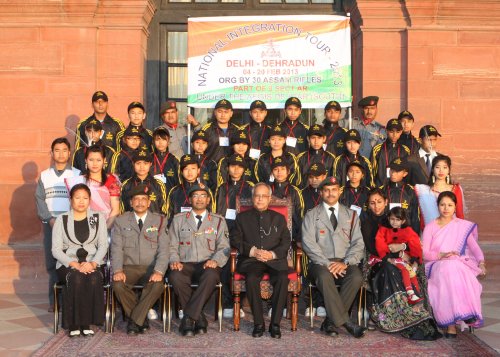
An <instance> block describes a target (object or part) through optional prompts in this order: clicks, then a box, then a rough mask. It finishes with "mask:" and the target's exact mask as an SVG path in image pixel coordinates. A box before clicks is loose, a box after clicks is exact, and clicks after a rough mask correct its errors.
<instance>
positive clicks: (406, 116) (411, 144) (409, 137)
mask: <svg viewBox="0 0 500 357" xmlns="http://www.w3.org/2000/svg"><path fill="white" fill-rule="evenodd" d="M398 120H399V121H400V122H401V125H402V126H403V134H401V137H400V138H399V140H398V142H399V143H400V144H403V145H405V146H406V147H407V148H408V149H410V155H413V154H415V153H416V152H418V149H420V144H419V142H418V140H417V138H416V137H414V136H413V134H412V133H411V130H412V129H413V126H414V125H415V119H413V114H412V113H410V112H409V111H407V110H404V111H402V112H401V113H399V115H398Z"/></svg>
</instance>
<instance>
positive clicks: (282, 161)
mask: <svg viewBox="0 0 500 357" xmlns="http://www.w3.org/2000/svg"><path fill="white" fill-rule="evenodd" d="M278 166H285V167H288V160H287V159H286V157H284V156H278V157H276V158H275V159H274V161H273V163H272V164H271V169H274V168H275V167H278Z"/></svg>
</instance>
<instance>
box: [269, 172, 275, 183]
mask: <svg viewBox="0 0 500 357" xmlns="http://www.w3.org/2000/svg"><path fill="white" fill-rule="evenodd" d="M269 182H274V175H273V174H272V173H271V175H269Z"/></svg>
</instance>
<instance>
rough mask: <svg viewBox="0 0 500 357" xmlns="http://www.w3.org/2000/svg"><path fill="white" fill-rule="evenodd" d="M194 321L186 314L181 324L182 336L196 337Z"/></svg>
mask: <svg viewBox="0 0 500 357" xmlns="http://www.w3.org/2000/svg"><path fill="white" fill-rule="evenodd" d="M194 324H195V322H194V320H193V319H192V318H190V317H189V316H187V315H186V314H184V317H183V318H182V320H181V324H180V326H179V331H180V333H181V334H182V336H186V337H192V336H194Z"/></svg>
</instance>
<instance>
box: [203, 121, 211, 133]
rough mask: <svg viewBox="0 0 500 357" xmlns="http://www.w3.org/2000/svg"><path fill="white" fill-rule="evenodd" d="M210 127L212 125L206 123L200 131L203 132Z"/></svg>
mask: <svg viewBox="0 0 500 357" xmlns="http://www.w3.org/2000/svg"><path fill="white" fill-rule="evenodd" d="M211 126H212V123H206V124H205V125H203V127H202V128H201V130H203V131H205V130H207V129H208V128H210V127H211Z"/></svg>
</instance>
